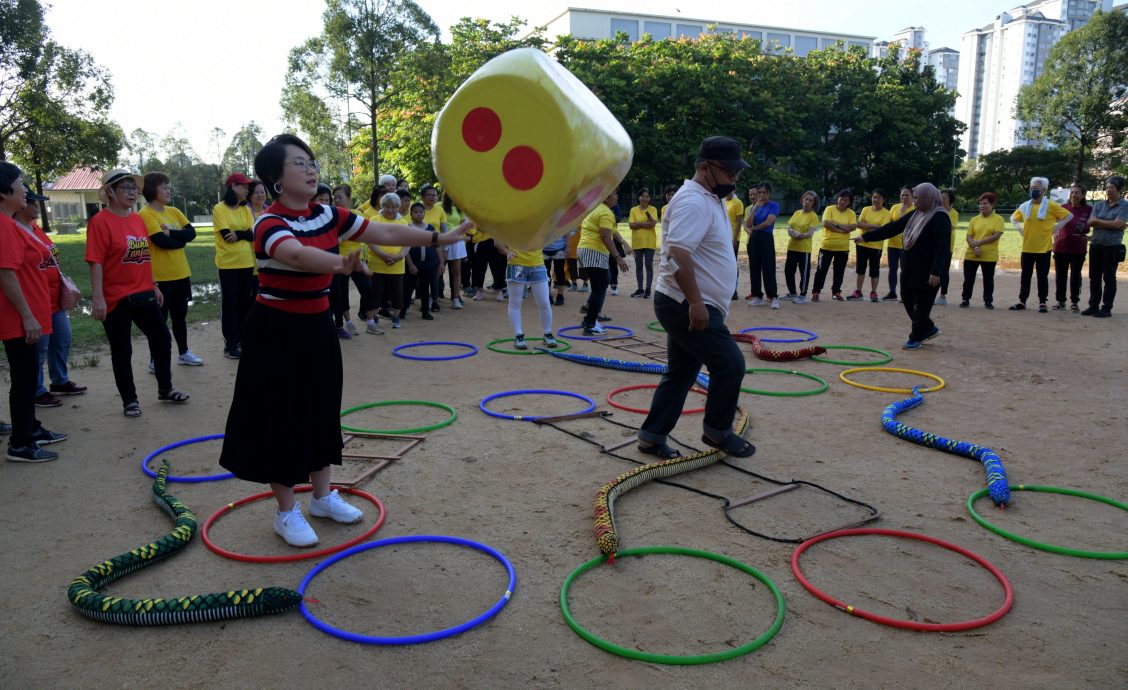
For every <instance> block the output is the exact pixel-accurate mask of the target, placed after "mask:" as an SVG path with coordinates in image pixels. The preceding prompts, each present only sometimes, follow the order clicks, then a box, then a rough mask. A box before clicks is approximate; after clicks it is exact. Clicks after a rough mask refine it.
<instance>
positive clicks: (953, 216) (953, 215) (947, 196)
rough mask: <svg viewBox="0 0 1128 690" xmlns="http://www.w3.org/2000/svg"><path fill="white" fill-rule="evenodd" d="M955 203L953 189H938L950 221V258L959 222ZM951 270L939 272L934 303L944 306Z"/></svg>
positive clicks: (946, 299) (958, 213) (953, 255)
mask: <svg viewBox="0 0 1128 690" xmlns="http://www.w3.org/2000/svg"><path fill="white" fill-rule="evenodd" d="M954 203H956V190H954V189H941V190H940V204H941V205H942V206H943V207H944V211H945V212H947V214H948V218H949V219H950V220H951V221H952V241H951V246H950V247H949V249H950V250H951V252H952V258H955V256H956V228H957V227H958V226H959V224H960V212H959V211H957V210H956V209H954V208H952V204H954ZM950 274H951V271H950V270H948V271H944V272H943V273H941V274H940V294H939V295H938V296H937V297H936V304H937V305H938V306H941V307H942V306H944V305H945V304H947V303H948V281H949V280H950V278H951V276H950Z"/></svg>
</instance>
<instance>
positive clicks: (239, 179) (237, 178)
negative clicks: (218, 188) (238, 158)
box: [223, 173, 251, 187]
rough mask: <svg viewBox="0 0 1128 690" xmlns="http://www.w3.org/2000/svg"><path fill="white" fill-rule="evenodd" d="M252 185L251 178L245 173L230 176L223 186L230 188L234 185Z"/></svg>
mask: <svg viewBox="0 0 1128 690" xmlns="http://www.w3.org/2000/svg"><path fill="white" fill-rule="evenodd" d="M250 183H251V178H249V177H247V176H246V175H244V174H243V173H231V174H230V175H228V176H227V181H226V182H224V183H223V186H224V187H230V186H232V185H237V184H250Z"/></svg>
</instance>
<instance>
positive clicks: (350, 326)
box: [345, 321, 360, 335]
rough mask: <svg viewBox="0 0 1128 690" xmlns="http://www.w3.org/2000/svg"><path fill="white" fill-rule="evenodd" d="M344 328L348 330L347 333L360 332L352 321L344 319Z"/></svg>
mask: <svg viewBox="0 0 1128 690" xmlns="http://www.w3.org/2000/svg"><path fill="white" fill-rule="evenodd" d="M345 330H346V331H348V332H349V333H352V334H353V335H356V334H357V333H360V331H359V330H358V329H357V327H356V324H355V323H353V322H352V321H346V322H345Z"/></svg>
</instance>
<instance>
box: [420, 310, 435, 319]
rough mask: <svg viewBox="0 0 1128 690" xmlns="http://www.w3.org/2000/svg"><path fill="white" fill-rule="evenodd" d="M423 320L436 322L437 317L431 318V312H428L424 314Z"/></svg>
mask: <svg viewBox="0 0 1128 690" xmlns="http://www.w3.org/2000/svg"><path fill="white" fill-rule="evenodd" d="M422 318H423V320H424V321H434V320H435V317H433V316H431V312H428V311H425V312H423V317H422Z"/></svg>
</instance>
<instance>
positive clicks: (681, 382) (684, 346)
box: [638, 292, 744, 443]
mask: <svg viewBox="0 0 1128 690" xmlns="http://www.w3.org/2000/svg"><path fill="white" fill-rule="evenodd" d="M706 308H707V309H708V310H709V325H708V326H707V327H706V328H705V329H704V330H700V331H690V330H689V303H688V302H677V301H675V300H674V299H673V298H671V297H669V296H667V295H665V294H663V293H661V292H655V293H654V315H655V316H657V317H658V322H659V323H661V324H662V328H664V329H666V348H667V364H668V365H669V369H668V371H667V373H666V374H663V376H662V380H661V381H660V382H659V383H658V389H657V390H655V391H654V397H653V399H652V400H651V403H650V414H648V415H647V416H646V421H645V422H643V423H642V429H641V430H639V432H638V437H639V439H640V440H642V441H647V442H649V443H665V442H666V435H667V434H669V433H670V431H672V430H673V428H674V426H675V425H677V423H678V420H679V419H680V418H681V412H682V408H683V407H684V406H685V398H686V396H687V395H688V394H689V389H690V388H692V387H693V384H694V382H696V380H697V374H698V372H700V371H701V365H702V364H704V365H705V368H706V369H707V370H708V371H709V396H708V397H707V398H706V399H705V421H704V423H703V428H704V430H705V433H707V434H708V435H709V436H710V437H711V438H712V439H714V440H721V439H724V438H727V437H728V436H730V435H732V420H733V418H734V417H735V416H736V404H737V401H738V400H739V398H740V384H741V383H742V382H743V381H744V353H743V352H741V351H740V347H739V346H737V344H736V341H734V340H733V339H732V335H731V334H730V333H729V331H728V328H727V327H726V326H725V317H724V314H722V313H721V310H720V309H717V308H716V307H712V306H708V305H706Z"/></svg>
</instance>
